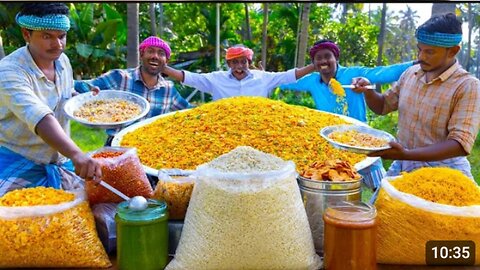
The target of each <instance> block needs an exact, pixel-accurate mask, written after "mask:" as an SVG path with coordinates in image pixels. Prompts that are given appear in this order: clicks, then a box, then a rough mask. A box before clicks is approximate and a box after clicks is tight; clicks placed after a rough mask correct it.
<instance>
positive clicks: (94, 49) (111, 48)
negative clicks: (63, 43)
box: [65, 3, 127, 78]
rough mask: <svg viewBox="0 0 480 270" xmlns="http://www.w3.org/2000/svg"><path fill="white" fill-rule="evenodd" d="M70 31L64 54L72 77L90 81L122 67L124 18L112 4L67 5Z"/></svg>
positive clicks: (124, 36)
mask: <svg viewBox="0 0 480 270" xmlns="http://www.w3.org/2000/svg"><path fill="white" fill-rule="evenodd" d="M70 18H71V21H72V28H71V30H70V31H69V41H68V43H67V49H66V51H65V53H66V54H67V55H68V56H69V58H70V61H71V63H72V67H73V68H74V73H75V74H77V75H79V76H80V77H82V78H91V77H94V76H96V75H99V74H101V73H104V72H106V71H108V70H110V69H114V68H120V67H122V66H124V65H125V51H126V33H127V28H126V18H125V16H124V15H122V14H121V13H119V12H117V11H116V7H115V4H94V3H76V4H73V3H71V4H70Z"/></svg>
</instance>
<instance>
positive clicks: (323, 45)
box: [310, 41, 340, 59]
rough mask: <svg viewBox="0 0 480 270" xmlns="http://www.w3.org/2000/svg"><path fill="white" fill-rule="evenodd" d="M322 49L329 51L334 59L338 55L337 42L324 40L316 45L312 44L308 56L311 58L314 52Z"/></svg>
mask: <svg viewBox="0 0 480 270" xmlns="http://www.w3.org/2000/svg"><path fill="white" fill-rule="evenodd" d="M322 49H327V50H329V51H331V52H332V53H333V55H334V56H335V58H336V59H338V58H339V57H340V48H339V47H338V46H337V44H335V43H333V42H331V41H326V42H322V43H318V44H317V45H313V46H312V48H310V58H311V59H313V58H314V57H315V54H316V53H317V52H318V51H319V50H322Z"/></svg>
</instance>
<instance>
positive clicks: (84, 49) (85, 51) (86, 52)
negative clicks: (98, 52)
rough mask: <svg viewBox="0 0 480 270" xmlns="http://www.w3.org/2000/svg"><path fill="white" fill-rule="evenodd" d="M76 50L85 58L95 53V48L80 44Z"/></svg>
mask: <svg viewBox="0 0 480 270" xmlns="http://www.w3.org/2000/svg"><path fill="white" fill-rule="evenodd" d="M75 49H76V51H77V53H78V54H79V55H81V56H82V57H84V58H88V57H89V56H90V55H92V53H93V47H92V46H91V45H89V44H85V43H78V44H77V46H76V47H75Z"/></svg>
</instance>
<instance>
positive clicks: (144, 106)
mask: <svg viewBox="0 0 480 270" xmlns="http://www.w3.org/2000/svg"><path fill="white" fill-rule="evenodd" d="M104 99H123V100H126V101H130V102H133V103H135V104H137V105H139V106H140V108H141V112H140V114H139V115H137V116H135V117H132V118H130V119H128V120H125V121H120V122H111V123H109V122H105V123H98V122H95V123H94V122H90V121H87V120H86V119H82V118H78V117H76V116H74V115H73V113H74V112H75V111H77V110H78V109H80V107H82V106H83V105H84V104H85V103H87V102H90V101H94V100H104ZM63 110H64V111H65V113H66V114H67V116H68V117H69V118H70V119H72V120H75V121H77V122H79V123H81V124H83V125H85V126H87V127H92V128H103V129H117V128H122V127H125V126H128V125H130V124H131V123H133V122H135V121H137V120H139V119H142V118H143V117H145V115H147V113H148V112H149V111H150V103H148V101H147V100H146V99H145V98H143V97H141V96H139V95H137V94H134V93H130V92H126V91H119V90H102V91H100V92H99V93H98V95H94V94H93V92H87V93H83V94H80V95H76V96H74V97H72V98H71V99H69V100H68V101H67V102H66V103H65V106H64V107H63Z"/></svg>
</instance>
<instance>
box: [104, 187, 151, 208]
mask: <svg viewBox="0 0 480 270" xmlns="http://www.w3.org/2000/svg"><path fill="white" fill-rule="evenodd" d="M99 184H100V185H101V186H103V187H105V188H106V189H108V190H110V191H111V192H113V193H115V194H116V195H118V196H119V197H120V198H122V199H124V200H125V201H128V208H130V209H132V210H133V211H142V210H145V209H147V207H148V202H147V199H145V197H143V196H135V197H132V198H130V197H128V196H127V195H125V194H123V193H122V192H121V191H120V190H118V189H116V188H114V187H112V186H111V185H109V184H108V183H106V182H104V181H103V180H100V182H99Z"/></svg>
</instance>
